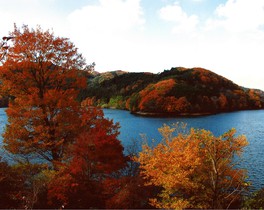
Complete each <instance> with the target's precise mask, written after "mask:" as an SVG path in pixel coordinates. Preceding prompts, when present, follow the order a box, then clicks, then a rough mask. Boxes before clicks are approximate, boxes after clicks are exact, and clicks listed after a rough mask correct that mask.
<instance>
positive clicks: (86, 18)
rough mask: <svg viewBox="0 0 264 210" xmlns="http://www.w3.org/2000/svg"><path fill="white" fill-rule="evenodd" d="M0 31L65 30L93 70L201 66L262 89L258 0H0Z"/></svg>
mask: <svg viewBox="0 0 264 210" xmlns="http://www.w3.org/2000/svg"><path fill="white" fill-rule="evenodd" d="M0 5H1V6H0V19H1V22H0V36H4V35H6V34H7V33H8V31H11V30H12V29H13V23H17V25H18V26H21V25H22V24H28V25H29V26H30V27H35V26H36V25H37V24H39V25H40V26H41V27H42V28H43V29H53V31H54V33H55V35H57V36H64V37H68V38H70V39H71V41H73V42H74V43H75V45H76V46H77V47H78V48H79V50H80V51H81V53H83V55H84V57H85V58H86V59H87V62H88V63H91V62H95V63H96V70H97V71H99V72H103V71H111V70H118V69H122V70H127V71H149V72H161V71H163V70H164V69H170V68H171V67H175V66H184V67H204V68H207V69H209V70H212V71H214V72H216V73H218V74H221V75H223V76H225V77H227V78H229V79H231V80H233V81H234V82H235V83H237V84H239V85H243V86H246V87H252V88H260V89H263V90H264V82H263V81H264V74H263V73H262V72H263V71H264V59H263V55H264V30H263V29H264V0H8V1H7V0H0Z"/></svg>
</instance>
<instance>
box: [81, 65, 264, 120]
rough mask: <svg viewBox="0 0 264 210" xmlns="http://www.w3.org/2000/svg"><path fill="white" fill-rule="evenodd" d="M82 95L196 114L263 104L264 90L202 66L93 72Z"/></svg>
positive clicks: (137, 108) (108, 103)
mask: <svg viewBox="0 0 264 210" xmlns="http://www.w3.org/2000/svg"><path fill="white" fill-rule="evenodd" d="M81 97H82V98H87V97H89V98H90V99H91V101H92V102H93V103H94V104H95V105H100V106H102V107H112V108H117V109H127V110H130V111H131V112H133V113H141V114H143V113H144V114H163V115H166V113H167V114H170V115H171V114H172V113H173V114H175V115H195V114H212V113H219V112H229V111H235V110H246V109H261V108H263V107H264V92H263V91H261V90H255V89H248V88H244V87H241V86H239V85H237V84H234V83H233V82H232V81H230V80H228V79H226V78H224V77H222V76H220V75H217V74H215V73H213V72H211V71H209V70H206V69H203V68H190V69H188V68H182V67H177V68H171V70H165V71H164V72H162V73H158V74H153V73H128V72H124V71H113V72H106V73H102V74H99V73H94V74H92V75H90V77H89V81H88V86H87V89H86V90H84V91H83V92H82V95H81Z"/></svg>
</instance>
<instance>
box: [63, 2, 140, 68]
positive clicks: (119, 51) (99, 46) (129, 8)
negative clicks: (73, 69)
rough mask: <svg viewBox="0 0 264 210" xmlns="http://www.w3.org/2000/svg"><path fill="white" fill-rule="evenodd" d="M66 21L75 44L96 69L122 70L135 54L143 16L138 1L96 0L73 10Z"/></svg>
mask: <svg viewBox="0 0 264 210" xmlns="http://www.w3.org/2000/svg"><path fill="white" fill-rule="evenodd" d="M68 22H69V28H70V31H69V33H70V34H71V37H73V39H74V42H75V43H76V44H77V46H80V49H81V50H82V51H83V53H84V54H85V56H86V57H87V58H88V59H89V61H90V62H92V61H95V62H96V63H97V64H98V65H97V68H96V69H97V70H102V69H104V70H105V71H106V70H109V69H116V68H119V69H120V68H124V69H125V68H126V67H125V64H126V63H128V62H129V59H130V60H131V59H133V58H132V57H133V56H134V55H136V54H137V53H136V52H137V51H138V47H139V46H138V43H139V42H140V39H141V38H140V37H139V34H140V32H141V31H143V30H144V23H145V19H144V14H143V10H142V8H141V6H140V0H125V1H124V0H100V1H99V4H97V5H87V6H84V7H82V8H81V9H78V10H75V11H73V12H72V13H71V14H70V15H69V16H68ZM133 43H136V44H133ZM124 52H128V53H127V55H126V56H125V55H124Z"/></svg>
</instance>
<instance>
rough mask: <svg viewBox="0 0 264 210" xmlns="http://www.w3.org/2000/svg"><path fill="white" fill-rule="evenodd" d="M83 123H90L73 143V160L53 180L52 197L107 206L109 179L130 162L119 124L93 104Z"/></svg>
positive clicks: (73, 205) (76, 204) (83, 205)
mask: <svg viewBox="0 0 264 210" xmlns="http://www.w3.org/2000/svg"><path fill="white" fill-rule="evenodd" d="M82 124H84V125H87V126H86V129H83V131H82V132H81V133H80V134H79V135H78V137H77V138H76V141H75V142H74V143H73V144H72V146H71V149H70V151H69V157H71V160H70V162H69V163H67V164H66V165H64V166H63V167H62V168H61V170H60V171H59V172H57V176H56V177H57V178H56V177H55V178H54V179H53V180H52V181H51V183H50V184H49V199H50V201H51V202H53V203H54V204H58V203H59V204H64V205H65V207H67V208H103V207H104V206H105V199H106V198H105V195H104V188H105V184H107V180H108V179H110V177H111V174H112V173H114V172H117V171H118V170H120V169H121V168H123V167H124V166H125V163H126V162H125V161H126V159H125V157H124V155H123V146H122V145H121V143H120V141H119V140H118V139H117V135H118V134H119V132H118V128H119V126H118V125H116V124H113V122H112V121H109V120H107V119H105V118H104V117H103V112H102V111H101V110H98V109H96V108H92V107H86V108H85V110H83V117H82ZM91 124H92V125H93V126H92V127H91V126H90V125H91ZM59 182H61V183H59ZM111 194H112V193H111Z"/></svg>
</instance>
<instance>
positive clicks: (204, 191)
mask: <svg viewBox="0 0 264 210" xmlns="http://www.w3.org/2000/svg"><path fill="white" fill-rule="evenodd" d="M160 132H161V134H162V136H163V140H162V143H159V144H158V145H157V146H156V147H151V146H148V145H144V146H143V148H142V152H140V154H139V157H138V158H137V160H138V161H139V163H140V164H141V165H140V168H141V169H142V172H141V173H142V175H143V176H144V177H145V180H146V182H147V184H151V185H155V186H160V187H162V189H163V190H162V191H161V193H160V194H159V196H158V197H157V198H153V199H150V202H151V204H152V205H153V206H154V207H157V208H176V209H182V208H214V209H215V208H220V209H222V208H229V207H230V206H231V205H232V204H233V203H235V202H239V201H241V200H240V199H241V195H242V191H243V190H245V189H246V186H247V184H246V182H245V178H246V171H245V170H243V169H239V168H238V167H237V164H236V163H237V162H236V160H235V159H234V157H235V156H236V158H237V157H238V156H239V155H240V154H241V152H242V151H243V148H244V147H245V146H246V145H247V141H246V138H245V137H244V136H239V137H235V136H234V135H235V130H230V131H228V132H227V133H225V134H223V135H222V136H220V137H215V136H214V135H213V134H212V133H211V132H209V131H206V130H196V129H191V130H190V132H189V133H187V134H185V133H178V134H177V135H175V134H174V132H175V128H173V127H169V126H167V125H165V126H164V127H162V128H161V129H160Z"/></svg>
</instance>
